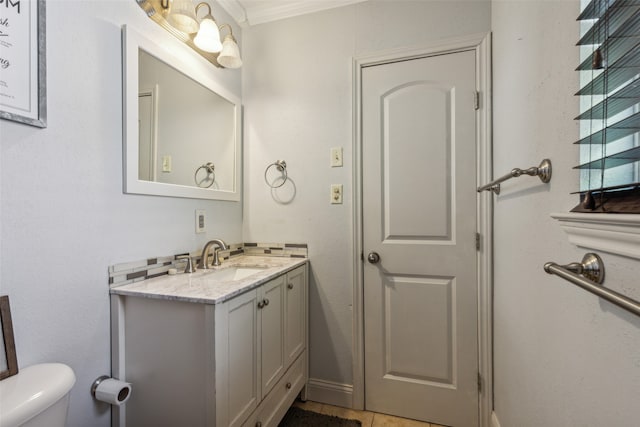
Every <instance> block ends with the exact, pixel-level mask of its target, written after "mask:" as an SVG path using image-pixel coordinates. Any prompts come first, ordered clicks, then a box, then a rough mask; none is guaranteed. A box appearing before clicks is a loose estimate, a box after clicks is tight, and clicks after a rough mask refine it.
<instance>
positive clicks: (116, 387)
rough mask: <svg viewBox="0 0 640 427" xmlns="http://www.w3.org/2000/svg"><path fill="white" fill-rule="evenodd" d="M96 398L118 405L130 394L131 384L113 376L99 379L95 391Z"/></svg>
mask: <svg viewBox="0 0 640 427" xmlns="http://www.w3.org/2000/svg"><path fill="white" fill-rule="evenodd" d="M95 396H96V399H98V400H100V401H102V402H107V403H109V404H111V405H116V406H120V405H122V404H123V403H124V402H126V401H127V400H128V399H129V397H130V396H131V384H129V383H125V382H124V381H120V380H116V379H114V378H107V379H104V380H102V381H100V384H98V386H97V387H96V391H95Z"/></svg>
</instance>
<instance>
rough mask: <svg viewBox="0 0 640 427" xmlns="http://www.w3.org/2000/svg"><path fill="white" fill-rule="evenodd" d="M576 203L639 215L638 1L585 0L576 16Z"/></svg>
mask: <svg viewBox="0 0 640 427" xmlns="http://www.w3.org/2000/svg"><path fill="white" fill-rule="evenodd" d="M578 21H580V23H581V29H582V37H581V38H580V40H579V41H578V46H580V52H581V59H582V62H581V63H580V65H579V66H578V68H577V71H579V72H580V82H581V84H580V90H579V91H578V92H577V93H576V95H578V96H579V97H580V115H579V116H578V117H576V120H579V121H580V136H581V137H580V139H579V140H578V141H576V142H575V143H576V144H579V145H580V164H579V165H578V166H576V167H575V168H576V169H579V170H580V191H579V192H578V193H579V194H580V204H579V205H578V206H576V208H574V209H573V211H574V212H576V211H577V212H611V213H616V212H619V213H640V178H639V175H640V174H639V172H640V143H639V142H640V0H591V1H589V2H588V3H587V4H586V5H585V7H584V8H583V9H582V12H581V13H580V15H579V16H578Z"/></svg>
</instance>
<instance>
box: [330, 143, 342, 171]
mask: <svg viewBox="0 0 640 427" xmlns="http://www.w3.org/2000/svg"><path fill="white" fill-rule="evenodd" d="M331 167H332V168H339V167H342V147H333V148H332V149H331Z"/></svg>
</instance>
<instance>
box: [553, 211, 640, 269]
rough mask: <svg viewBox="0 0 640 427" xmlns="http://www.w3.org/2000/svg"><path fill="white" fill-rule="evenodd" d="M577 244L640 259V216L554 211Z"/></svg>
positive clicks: (572, 241)
mask: <svg viewBox="0 0 640 427" xmlns="http://www.w3.org/2000/svg"><path fill="white" fill-rule="evenodd" d="M551 217H552V218H554V219H556V220H558V221H559V222H560V226H561V227H562V229H563V230H564V231H565V232H566V233H567V235H568V236H569V242H571V243H573V244H574V245H576V246H581V247H584V248H589V249H597V250H601V251H604V252H609V253H612V254H616V255H623V256H627V257H631V258H635V259H640V215H634V214H590V213H589V214H582V213H554V214H551Z"/></svg>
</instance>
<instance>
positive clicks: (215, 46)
mask: <svg viewBox="0 0 640 427" xmlns="http://www.w3.org/2000/svg"><path fill="white" fill-rule="evenodd" d="M203 7H206V8H207V9H208V12H207V14H206V15H205V16H204V18H202V20H201V21H200V29H199V30H198V34H196V36H195V37H194V38H193V43H195V45H196V46H198V47H199V48H200V49H202V50H204V51H205V52H211V53H217V52H220V51H221V50H222V43H221V42H220V30H219V29H218V24H217V23H216V20H215V18H214V17H213V15H211V6H209V3H205V2H202V3H199V4H198V6H196V16H197V15H198V12H199V11H200V9H202V8H203ZM225 25H227V24H225ZM218 62H220V57H219V56H218ZM221 65H222V64H221Z"/></svg>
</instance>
